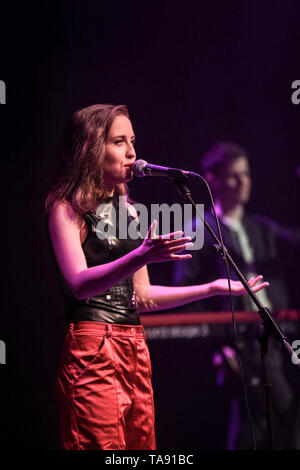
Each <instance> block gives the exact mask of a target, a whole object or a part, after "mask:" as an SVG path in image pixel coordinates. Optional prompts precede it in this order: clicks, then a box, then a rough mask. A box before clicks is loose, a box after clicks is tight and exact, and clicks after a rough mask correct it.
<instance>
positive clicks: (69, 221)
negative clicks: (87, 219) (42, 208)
mask: <svg viewBox="0 0 300 470" xmlns="http://www.w3.org/2000/svg"><path fill="white" fill-rule="evenodd" d="M49 224H55V225H56V224H63V225H70V226H73V227H77V228H78V229H79V230H80V229H81V228H82V227H83V226H84V218H83V217H82V216H81V215H80V214H78V213H77V212H76V211H75V210H74V208H73V207H72V205H71V204H70V202H68V201H67V200H65V199H63V200H57V201H55V202H54V204H53V206H52V208H51V211H50V213H49Z"/></svg>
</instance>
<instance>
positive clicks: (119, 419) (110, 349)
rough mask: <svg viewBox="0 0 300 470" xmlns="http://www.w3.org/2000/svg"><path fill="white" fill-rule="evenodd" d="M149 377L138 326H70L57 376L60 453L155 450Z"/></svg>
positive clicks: (99, 324)
mask: <svg viewBox="0 0 300 470" xmlns="http://www.w3.org/2000/svg"><path fill="white" fill-rule="evenodd" d="M151 374H152V370H151V364H150V357H149V351H148V347H147V345H146V342H145V333H144V328H143V327H142V326H140V325H139V326H127V325H114V324H106V323H98V322H93V321H82V322H77V323H74V324H71V325H70V326H69V331H68V333H67V335H66V337H65V340H64V343H63V348H62V355H61V360H60V364H59V368H58V375H57V399H58V408H59V418H60V433H61V440H62V448H63V449H66V450H76V449H77V450H88V449H90V450H100V449H101V450H117V449H122V450H155V449H156V442H155V432H154V404H153V391H152V385H151Z"/></svg>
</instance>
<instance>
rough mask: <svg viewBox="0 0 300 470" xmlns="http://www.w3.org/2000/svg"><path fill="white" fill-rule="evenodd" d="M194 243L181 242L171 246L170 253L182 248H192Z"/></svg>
mask: <svg viewBox="0 0 300 470" xmlns="http://www.w3.org/2000/svg"><path fill="white" fill-rule="evenodd" d="M192 246H193V243H180V244H178V245H175V246H172V247H169V249H168V251H169V253H176V252H177V251H182V250H189V249H190V248H192Z"/></svg>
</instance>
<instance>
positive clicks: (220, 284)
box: [212, 275, 270, 295]
mask: <svg viewBox="0 0 300 470" xmlns="http://www.w3.org/2000/svg"><path fill="white" fill-rule="evenodd" d="M262 279H263V276H262V275H259V276H257V277H251V279H249V281H248V284H249V286H250V287H251V289H252V291H253V292H254V293H256V292H259V291H260V290H262V289H264V288H265V287H268V286H269V285H270V283H269V282H261V281H262ZM212 284H213V287H214V288H215V289H216V295H227V294H229V288H228V280H227V279H217V280H216V281H213V282H212ZM230 285H231V292H232V295H243V294H247V291H246V289H245V288H244V286H243V284H242V283H241V282H240V281H232V280H231V281H230Z"/></svg>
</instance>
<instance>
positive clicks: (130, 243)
mask: <svg viewBox="0 0 300 470" xmlns="http://www.w3.org/2000/svg"><path fill="white" fill-rule="evenodd" d="M84 219H85V221H86V224H87V228H88V233H87V236H86V239H85V241H84V242H83V244H82V249H83V251H84V254H85V257H86V262H87V266H88V267H89V268H90V267H93V266H97V265H99V264H106V263H109V262H111V261H114V260H116V259H118V258H120V257H121V256H124V255H126V254H127V253H129V252H130V251H132V250H134V249H135V248H137V247H138V246H139V245H140V244H141V243H142V239H141V237H140V234H139V232H138V226H137V222H136V221H135V219H134V217H133V216H131V215H130V214H129V212H128V210H127V209H126V208H124V207H123V208H120V207H119V206H118V202H117V201H116V200H115V199H113V198H108V199H107V200H106V201H105V202H103V203H102V205H101V210H99V208H98V209H97V214H96V213H93V212H89V213H87V214H85V215H84ZM122 220H123V223H122V224H121V223H120V222H121V221H122ZM129 224H131V230H130V233H134V232H135V233H134V235H133V236H131V237H130V236H128V235H127V236H126V232H127V230H128V226H129ZM61 279H62V276H61ZM62 287H63V295H64V301H65V307H66V320H67V322H70V323H73V322H76V321H84V320H88V321H98V322H103V323H117V324H125V325H139V324H140V319H139V313H138V310H137V307H136V303H135V292H134V286H133V278H132V276H129V277H128V278H126V279H124V280H123V281H121V282H120V283H118V284H117V285H115V286H113V287H112V288H110V289H108V290H106V291H105V292H103V293H102V294H99V295H95V296H93V297H89V298H88V299H84V300H79V299H76V298H75V297H74V295H73V293H72V291H71V290H70V288H69V287H68V285H67V284H66V282H65V281H64V279H62Z"/></svg>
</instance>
